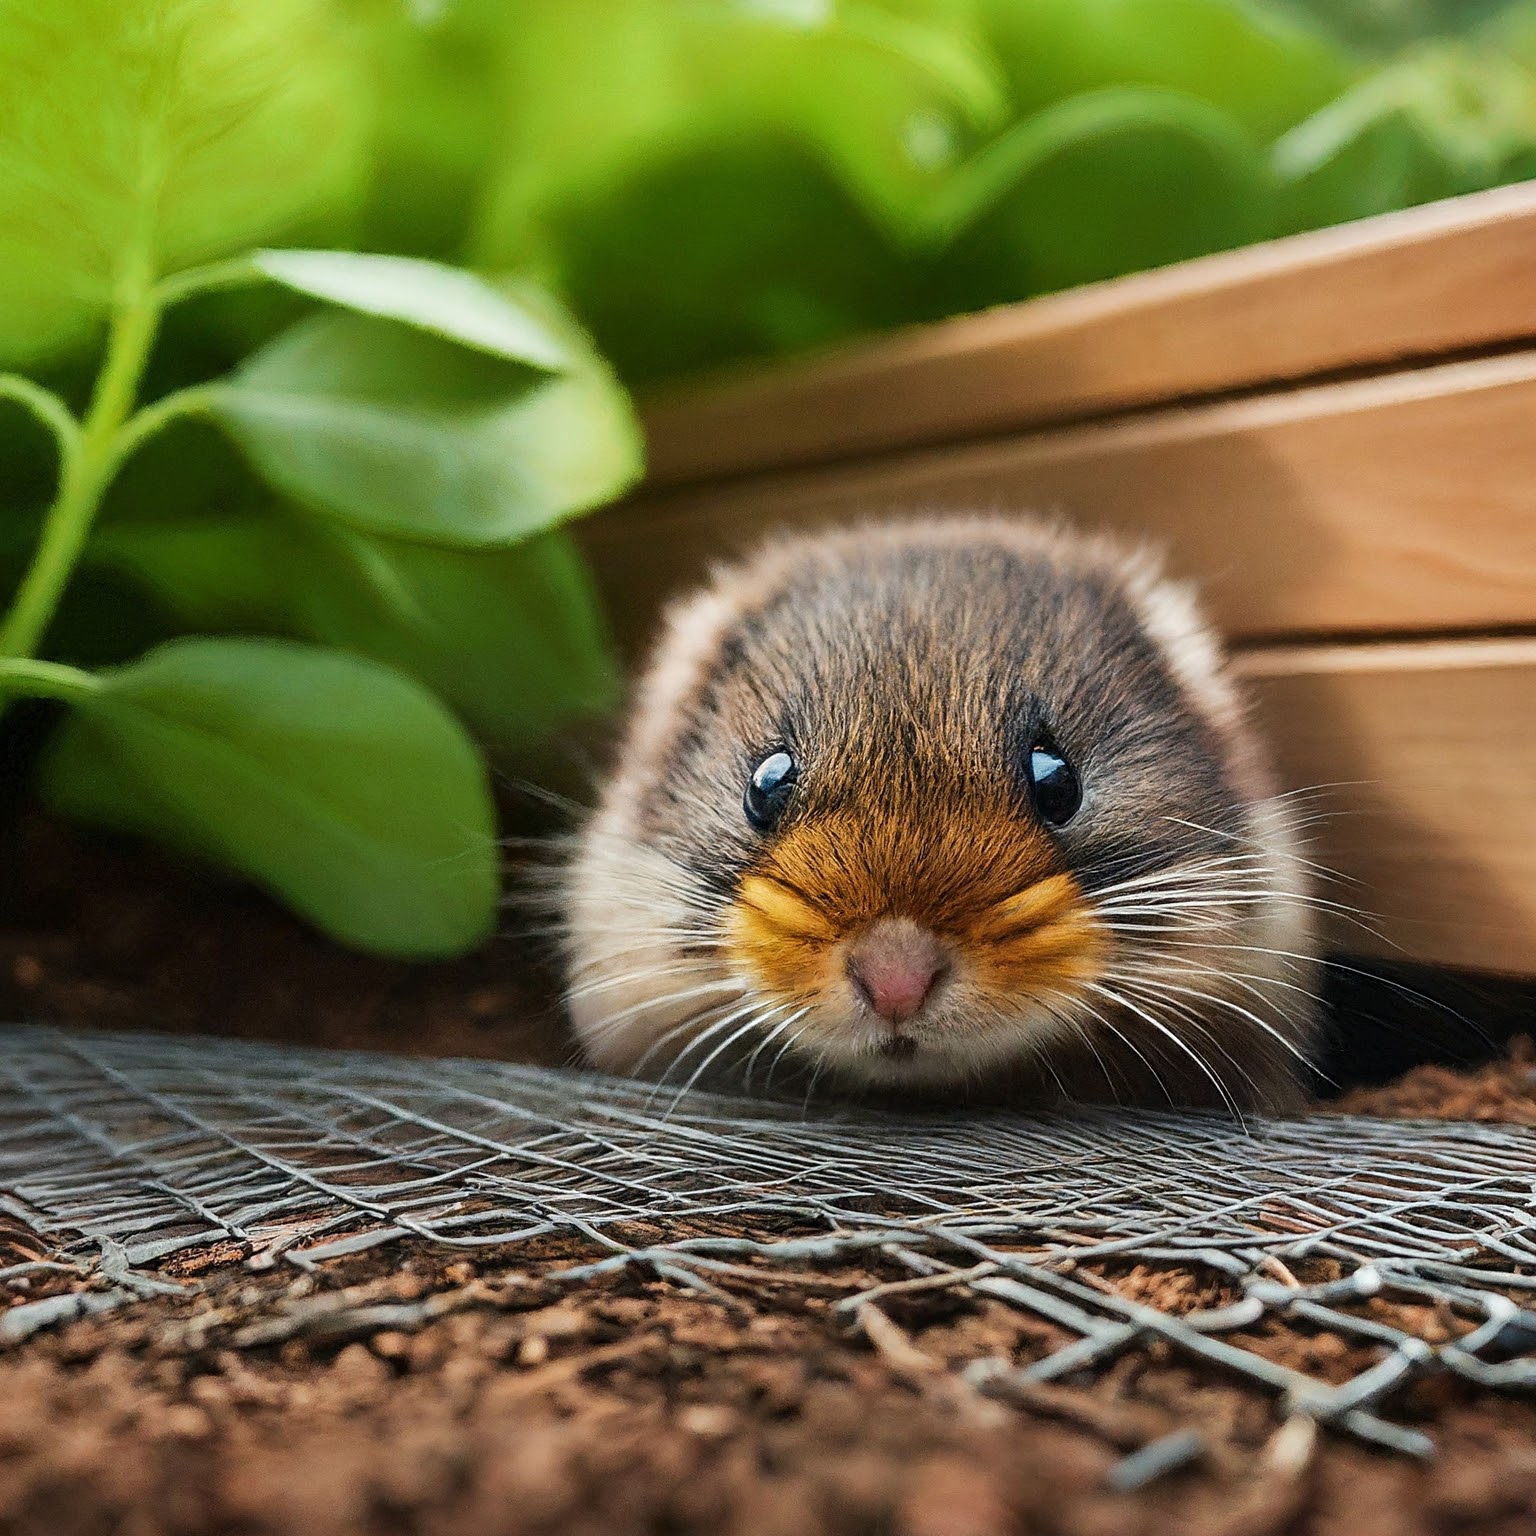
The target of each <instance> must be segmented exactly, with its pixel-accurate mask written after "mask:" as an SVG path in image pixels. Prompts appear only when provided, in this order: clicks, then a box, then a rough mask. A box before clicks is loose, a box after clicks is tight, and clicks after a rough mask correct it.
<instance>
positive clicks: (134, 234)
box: [0, 0, 367, 361]
mask: <svg viewBox="0 0 1536 1536" xmlns="http://www.w3.org/2000/svg"><path fill="white" fill-rule="evenodd" d="M0 80H3V81H4V87H3V89H0V209H3V210H4V214H3V218H4V227H5V238H4V240H3V241H0V296H3V302H0V358H13V359H19V360H24V361H25V360H31V359H35V358H39V357H42V356H44V355H46V354H49V353H52V352H56V351H59V350H61V349H63V348H66V347H68V346H70V345H73V344H74V343H76V342H78V341H80V340H81V339H82V338H83V337H85V336H87V335H88V334H89V333H90V332H91V330H92V329H93V328H94V327H95V326H96V325H97V324H98V323H99V322H100V321H101V320H102V318H103V317H104V316H105V314H106V312H107V309H108V307H109V305H110V304H111V302H112V301H113V299H114V297H115V296H116V294H117V292H118V291H119V289H120V288H122V287H123V286H124V285H127V286H129V287H134V286H138V285H141V284H142V283H143V282H145V281H146V280H148V279H150V278H153V277H154V276H156V275H158V274H162V273H166V272H170V271H174V270H177V269H179V268H181V267H184V266H187V265H190V264H191V263H193V262H196V261H201V260H204V259H206V258H208V257H210V256H214V255H217V254H219V253H221V252H223V251H227V250H232V249H235V248H237V247H239V246H242V245H247V244H249V243H251V242H253V241H256V240H259V239H262V238H263V237H270V236H272V235H274V234H276V233H278V232H280V231H282V230H285V229H289V228H292V227H294V226H295V225H297V224H298V223H300V222H302V221H306V220H311V219H314V218H316V217H318V216H322V215H328V214H332V215H333V214H335V213H336V212H337V211H338V210H340V209H341V208H343V207H344V206H345V205H347V204H348V203H349V202H351V201H352V200H353V198H354V195H355V192H356V191H357V189H358V188H359V187H360V185H361V182H362V177H363V173H364V171H365V169H366V163H365V139H364V129H365V119H366V113H367V94H366V82H365V81H364V79H363V78H362V76H361V74H360V71H359V69H358V66H357V62H356V59H355V57H354V47H353V38H352V33H351V29H350V28H348V27H347V26H345V25H343V24H342V22H341V21H340V20H339V19H338V13H337V8H336V7H335V6H333V5H331V4H328V3H326V0H48V3H45V4H39V3H37V0H0Z"/></svg>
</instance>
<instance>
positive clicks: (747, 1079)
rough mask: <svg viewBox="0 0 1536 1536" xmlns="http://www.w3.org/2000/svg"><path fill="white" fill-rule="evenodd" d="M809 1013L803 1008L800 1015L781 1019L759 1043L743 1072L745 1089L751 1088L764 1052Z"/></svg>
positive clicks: (742, 1080)
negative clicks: (759, 1059) (753, 1075)
mask: <svg viewBox="0 0 1536 1536" xmlns="http://www.w3.org/2000/svg"><path fill="white" fill-rule="evenodd" d="M809 1011H810V1010H809V1009H808V1008H802V1009H801V1010H800V1012H799V1013H798V1014H791V1015H790V1016H789V1017H788V1018H785V1019H781V1020H780V1021H779V1023H777V1024H775V1025H774V1026H773V1028H772V1029H771V1030H769V1031H768V1033H767V1034H766V1035H764V1036H763V1038H762V1039H761V1040H760V1041H759V1042H758V1044H757V1048H756V1049H755V1050H754V1051H753V1052H752V1054H751V1055H750V1056H748V1057H747V1061H746V1066H745V1067H744V1068H743V1070H742V1078H741V1084H742V1087H743V1088H744V1089H745V1088H750V1087H751V1086H752V1073H753V1070H754V1069H755V1068H756V1066H757V1059H758V1057H759V1056H761V1055H762V1054H763V1052H764V1051H765V1050H767V1048H768V1047H769V1046H770V1045H772V1044H773V1042H774V1041H775V1040H777V1039H778V1038H779V1036H780V1035H782V1034H783V1033H784V1031H785V1030H786V1029H788V1028H789V1027H790V1025H792V1024H793V1023H794V1022H795V1020H796V1019H798V1018H803V1017H804V1016H805V1014H806V1013H808V1012H809Z"/></svg>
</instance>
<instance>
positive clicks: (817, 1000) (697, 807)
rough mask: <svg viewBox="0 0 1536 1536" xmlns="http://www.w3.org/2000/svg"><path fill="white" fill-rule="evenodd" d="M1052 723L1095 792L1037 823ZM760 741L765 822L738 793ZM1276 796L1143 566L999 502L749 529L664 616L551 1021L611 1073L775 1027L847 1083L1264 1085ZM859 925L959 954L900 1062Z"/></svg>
mask: <svg viewBox="0 0 1536 1536" xmlns="http://www.w3.org/2000/svg"><path fill="white" fill-rule="evenodd" d="M1041 731H1048V732H1049V734H1050V735H1051V736H1052V737H1053V738H1054V739H1055V740H1056V741H1057V742H1058V744H1059V745H1060V746H1061V747H1062V748H1063V750H1064V751H1065V752H1066V753H1067V756H1068V757H1069V760H1071V761H1072V762H1073V763H1074V765H1075V766H1076V767H1077V769H1078V771H1079V774H1080V776H1081V778H1082V782H1083V786H1084V803H1083V807H1082V810H1081V811H1080V812H1079V814H1078V816H1077V817H1076V818H1074V820H1073V821H1072V822H1071V823H1070V824H1069V825H1068V826H1067V827H1066V828H1065V829H1062V830H1059V831H1053V830H1051V829H1049V828H1047V827H1046V826H1044V825H1043V824H1042V823H1041V821H1040V820H1039V818H1038V817H1037V816H1036V815H1035V814H1034V811H1033V808H1032V805H1031V802H1030V799H1029V795H1028V792H1027V785H1026V784H1025V782H1024V780H1023V779H1022V777H1021V771H1022V770H1021V765H1022V763H1023V761H1024V759H1025V757H1026V756H1027V753H1028V750H1029V747H1030V745H1031V743H1032V741H1033V740H1034V739H1035V738H1036V736H1037V735H1038V734H1039V733H1040V732H1041ZM781 748H782V749H788V750H791V751H792V752H793V753H794V755H795V756H796V758H797V759H798V761H799V763H800V765H801V772H800V778H799V781H798V782H797V784H796V786H795V789H794V792H793V794H792V797H791V799H790V801H789V808H788V810H787V812H786V814H785V817H784V819H783V821H782V823H781V824H780V825H779V826H778V827H777V828H775V829H774V830H773V831H772V832H771V833H770V834H767V835H764V834H762V833H759V832H757V831H755V830H754V829H753V828H752V827H751V826H750V825H749V824H748V822H747V820H746V818H745V817H744V815H743V812H742V808H741V796H742V790H743V787H744V785H745V782H746V779H747V778H748V776H749V775H750V773H751V771H752V768H753V766H754V764H755V763H756V762H757V761H758V760H759V759H760V758H761V757H762V756H764V755H765V754H767V753H769V752H772V751H775V750H778V749H781ZM1284 806H1285V803H1284V802H1283V801H1281V800H1276V799H1273V798H1272V797H1271V795H1270V791H1269V785H1268V781H1267V772H1266V770H1265V768H1264V764H1263V755H1262V752H1261V750H1260V749H1259V747H1258V744H1257V743H1256V741H1255V740H1254V738H1253V736H1252V734H1251V732H1250V731H1249V730H1248V728H1247V726H1246V724H1245V722H1244V720H1243V717H1242V712H1241V708H1240V706H1239V703H1238V701H1237V698H1236V695H1235V693H1234V691H1233V689H1232V686H1231V684H1230V682H1229V680H1228V679H1227V677H1226V675H1225V672H1224V671H1223V669H1222V664H1221V661H1220V657H1219V653H1218V652H1217V650H1216V648H1215V646H1214V643H1213V642H1212V641H1211V639H1210V637H1209V635H1208V632H1207V631H1206V630H1205V629H1204V628H1203V626H1202V625H1201V623H1200V621H1199V619H1198V617H1197V616H1196V615H1195V612H1194V609H1193V606H1192V604H1191V603H1190V601H1189V599H1188V597H1187V595H1186V594H1184V593H1183V592H1182V590H1181V589H1178V588H1176V587H1173V586H1171V585H1169V584H1168V583H1166V582H1163V581H1162V580H1161V579H1160V578H1159V577H1158V575H1157V573H1156V571H1155V568H1154V566H1153V565H1152V563H1151V562H1150V561H1148V560H1147V559H1146V558H1145V557H1144V556H1142V555H1140V554H1137V553H1134V552H1127V551H1126V550H1124V549H1122V548H1119V547H1118V546H1115V545H1112V544H1109V543H1107V542H1104V541H1100V540H1094V539H1085V538H1082V537H1080V536H1077V535H1074V534H1071V533H1069V532H1066V531H1064V530H1061V529H1058V528H1054V527H1051V526H1048V525H1045V524H1042V523H1036V522H1030V521H1024V520H1018V521H1012V520H1002V519H958V520H954V521H949V522H939V521H916V522H909V523H895V524H888V525H883V526H878V527H872V528H863V529H857V530H848V531H844V532H840V533H834V534H829V535H823V536H820V537H813V538H800V539H791V540H785V541H783V542H780V543H776V544H771V545H769V546H768V547H767V548H766V549H764V550H763V551H762V552H760V553H759V554H758V555H757V556H756V557H755V558H754V559H752V560H750V561H748V562H747V563H745V564H743V565H740V566H737V567H734V568H730V569H727V570H725V571H722V572H720V573H718V574H717V576H716V578H715V580H714V582H713V583H712V585H711V586H710V587H709V588H707V589H706V590H705V591H704V592H703V593H702V594H700V595H698V596H696V597H694V598H692V599H690V600H688V601H686V602H684V603H682V604H680V605H679V606H678V607H676V608H674V609H673V610H672V612H671V613H670V614H669V616H668V621H667V626H666V633H665V635H664V637H663V639H662V642H661V644H660V646H659V647H658V650H657V652H656V654H655V656H654V657H653V660H652V663H651V666H650V668H649V670H648V672H647V675H646V677H645V680H644V681H643V683H642V685H641V688H640V692H639V696H638V700H637V704H636V708H635V711H634V714H633V716H632V718H631V723H630V727H629V731H628V736H627V739H626V742H625V745H624V748H623V750H622V751H621V754H620V758H619V762H618V765H617V769H616V772H615V773H614V775H613V777H612V778H611V779H610V781H609V783H608V785H607V787H606V790H605V793H604V795H603V799H602V803H601V805H600V806H599V809H598V811H597V813H596V815H595V817H594V818H593V821H592V822H591V824H590V825H589V827H588V828H587V829H586V831H585V832H584V834H583V838H582V841H581V846H580V849H579V851H578V856H577V859H576V861H575V863H574V865H573V867H572V871H571V879H570V885H569V891H568V898H567V911H568V920H569V927H570V936H571V946H570V947H571V957H572V971H571V974H572V988H571V997H572V1013H573V1016H574V1018H575V1021H576V1024H577V1028H578V1031H579V1033H580V1034H581V1036H582V1038H583V1040H584V1042H585V1044H586V1046H587V1048H588V1051H589V1053H590V1054H591V1056H592V1057H593V1059H594V1060H595V1061H597V1062H598V1063H599V1064H600V1065H604V1066H607V1067H610V1068H616V1069H619V1070H630V1071H634V1070H641V1071H651V1072H654V1073H663V1072H670V1073H673V1074H674V1077H675V1080H678V1081H683V1080H687V1078H689V1077H690V1076H692V1075H693V1074H694V1073H696V1072H704V1071H705V1070H706V1069H707V1068H710V1067H714V1066H717V1065H718V1066H721V1067H723V1066H727V1065H730V1064H731V1063H736V1064H737V1065H738V1066H739V1065H740V1064H741V1062H742V1059H743V1056H744V1055H747V1054H750V1052H751V1051H753V1050H755V1049H757V1048H758V1046H759V1045H760V1044H762V1043H763V1041H764V1040H766V1041H767V1042H768V1044H767V1047H766V1048H767V1049H769V1050H771V1051H772V1052H778V1050H779V1049H780V1047H781V1046H784V1047H787V1057H786V1059H787V1060H788V1061H790V1062H793V1063H803V1064H805V1065H807V1066H808V1067H809V1068H810V1069H811V1070H812V1071H814V1072H815V1073H816V1074H818V1075H822V1074H828V1075H830V1078H831V1080H832V1081H834V1082H835V1083H838V1084H839V1085H841V1086H844V1087H850V1088H869V1087H879V1088H882V1089H887V1090H890V1089H894V1090H897V1091H905V1090H909V1089H911V1090H924V1091H929V1092H933V1091H940V1092H945V1093H954V1092H961V1091H963V1092H967V1093H972V1094H979V1095H982V1096H989V1095H992V1094H995V1093H998V1092H1005V1093H1007V1094H1009V1095H1010V1096H1017V1097H1024V1098H1029V1097H1039V1096H1041V1094H1042V1093H1044V1094H1045V1095H1046V1096H1059V1095H1063V1094H1064V1095H1066V1096H1068V1097H1087V1098H1105V1097H1109V1098H1136V1099H1140V1098H1145V1097H1157V1096H1159V1095H1161V1096H1164V1097H1168V1098H1174V1099H1179V1100H1186V1101H1193V1102H1224V1103H1228V1104H1229V1105H1232V1106H1239V1105H1243V1106H1246V1105H1267V1106H1280V1105H1284V1104H1287V1103H1290V1102H1292V1101H1293V1100H1294V1098H1295V1087H1294V1079H1295V1068H1296V1065H1297V1063H1298V1059H1299V1057H1300V1056H1301V1055H1302V1054H1303V1053H1304V1051H1305V1048H1306V1045H1307V1043H1308V1041H1309V1040H1310V1036H1311V1030H1312V1010H1311V1004H1310V1001H1309V992H1310V985H1311V952H1312V950H1311V945H1312V940H1311V935H1310V928H1309V925H1308V923H1307V920H1306V912H1307V897H1306V892H1305V889H1304V884H1303V882H1302V879H1301V866H1300V864H1299V862H1298V860H1297V858H1296V855H1295V852H1294V848H1293V846H1292V844H1293V834H1292V831H1291V827H1290V820H1289V817H1288V815H1287V813H1286V811H1285V808H1284ZM1170 879H1177V880H1179V881H1180V882H1181V885H1182V894H1180V891H1179V890H1178V889H1176V888H1175V887H1173V886H1169V885H1166V884H1158V883H1157V882H1166V881H1167V880H1170ZM1126 881H1130V882H1132V883H1131V884H1130V885H1125V884H1124V883H1123V882H1126ZM1138 882H1139V883H1138ZM1158 891H1163V892H1165V893H1166V894H1164V895H1162V896H1159V895H1158V894H1157V892H1158ZM1176 898H1177V899H1176ZM1127 914H1129V915H1127ZM880 918H902V919H908V920H911V921H913V922H916V923H919V924H922V925H924V926H926V927H927V928H929V929H930V930H932V931H933V932H934V933H935V934H937V935H938V936H939V937H940V939H941V940H942V941H943V942H944V944H945V945H946V946H947V951H948V953H949V954H950V956H951V957H952V962H953V963H952V965H951V966H950V967H949V969H948V971H947V973H946V980H945V982H944V984H943V986H942V988H940V989H939V990H938V991H936V992H935V994H934V996H933V998H932V1000H931V1003H930V1005H929V1006H928V1007H926V1008H925V1009H924V1010H923V1012H922V1013H921V1014H920V1015H919V1017H918V1018H917V1019H915V1020H914V1021H912V1023H911V1025H910V1027H909V1028H905V1029H904V1030H903V1031H902V1040H901V1042H900V1043H901V1044H902V1047H903V1049H902V1050H901V1051H895V1050H893V1049H892V1048H891V1047H892V1043H893V1042H892V1037H891V1031H890V1029H889V1027H888V1026H886V1025H885V1023H884V1022H883V1021H881V1020H878V1019H874V1018H872V1017H870V1016H869V1013H868V1010H867V1009H864V1010H861V1009H860V1007H859V1005H858V1001H857V998H856V997H854V996H853V995H852V994H851V993H850V989H849V983H848V980H847V976H846V973H845V965H846V957H847V951H848V946H849V945H850V943H851V942H852V941H853V940H855V939H856V938H857V936H858V935H859V933H860V932H861V931H862V930H863V929H864V928H865V927H866V926H867V925H868V924H870V923H872V922H874V921H875V920H877V919H880ZM711 989H713V990H711ZM776 1028H777V1029H779V1034H778V1035H777V1036H775V1035H772V1034H771V1033H770V1032H771V1031H773V1030H774V1029H776ZM708 1030H712V1031H713V1032H712V1033H708V1034H706V1033H705V1032H706V1031H708Z"/></svg>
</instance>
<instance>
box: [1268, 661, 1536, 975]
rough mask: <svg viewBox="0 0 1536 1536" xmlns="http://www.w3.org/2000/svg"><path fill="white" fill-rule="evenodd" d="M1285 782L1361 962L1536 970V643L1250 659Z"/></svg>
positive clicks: (1333, 931) (1345, 937)
mask: <svg viewBox="0 0 1536 1536" xmlns="http://www.w3.org/2000/svg"><path fill="white" fill-rule="evenodd" d="M1239 665H1240V668H1241V670H1242V671H1243V672H1244V673H1245V675H1246V676H1247V678H1248V681H1249V691H1250V693H1251V695H1252V697H1253V699H1254V702H1255V705H1256V708H1257V713H1258V717H1259V719H1260V722H1261V724H1262V725H1263V726H1264V728H1265V731H1266V734H1267V736H1268V738H1269V740H1270V743H1271V748H1272V752H1273V754H1274V756H1275V759H1276V761H1277V763H1278V765H1279V768H1280V772H1281V775H1282V777H1283V779H1284V780H1285V782H1286V784H1287V785H1288V786H1290V787H1293V788H1300V787H1302V786H1307V785H1327V786H1331V787H1329V788H1325V789H1322V790H1320V791H1319V792H1318V794H1317V795H1316V796H1311V797H1307V804H1308V805H1309V806H1315V807H1316V808H1317V810H1318V812H1319V814H1320V815H1321V816H1322V818H1323V819H1322V820H1321V821H1320V823H1319V824H1318V825H1317V826H1315V827H1314V828H1312V836H1313V838H1314V852H1313V855H1312V856H1313V857H1315V858H1317V859H1318V860H1320V861H1321V862H1323V863H1324V864H1327V865H1328V866H1330V867H1331V868H1333V869H1336V870H1338V871H1340V872H1342V873H1343V874H1344V875H1346V876H1348V877H1349V878H1350V880H1351V881H1352V882H1353V883H1349V884H1345V885H1338V886H1332V887H1325V888H1323V889H1322V890H1321V892H1320V894H1323V895H1325V896H1326V897H1328V898H1329V899H1331V900H1334V901H1338V902H1342V903H1348V904H1351V905H1357V906H1359V907H1361V908H1362V909H1363V910H1364V911H1365V912H1366V913H1368V914H1371V917H1372V919H1373V921H1372V922H1371V923H1369V924H1361V923H1357V922H1353V921H1350V920H1348V919H1344V918H1339V919H1336V920H1334V921H1332V922H1331V923H1330V924H1329V925H1328V927H1329V932H1330V936H1331V939H1332V941H1333V943H1334V944H1335V945H1336V946H1337V947H1338V948H1339V949H1343V950H1348V951H1352V952H1355V953H1370V954H1378V955H1385V956H1388V957H1392V958H1397V959H1404V958H1412V959H1415V960H1421V961H1429V962H1432V963H1438V964H1445V965H1455V966H1465V967H1469V968H1473V969H1479V970H1487V971H1500V972H1507V973H1510V974H1520V975H1531V974H1536V640H1533V639H1507V640H1504V639H1499V640H1463V641H1454V642H1452V641H1445V642H1433V641H1431V642H1422V643H1404V644H1390V645H1349V646H1311V647H1309V646H1296V647H1286V648H1283V649H1272V650H1264V651H1258V652H1255V653H1252V654H1250V655H1246V656H1243V657H1241V658H1240V662H1239Z"/></svg>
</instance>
